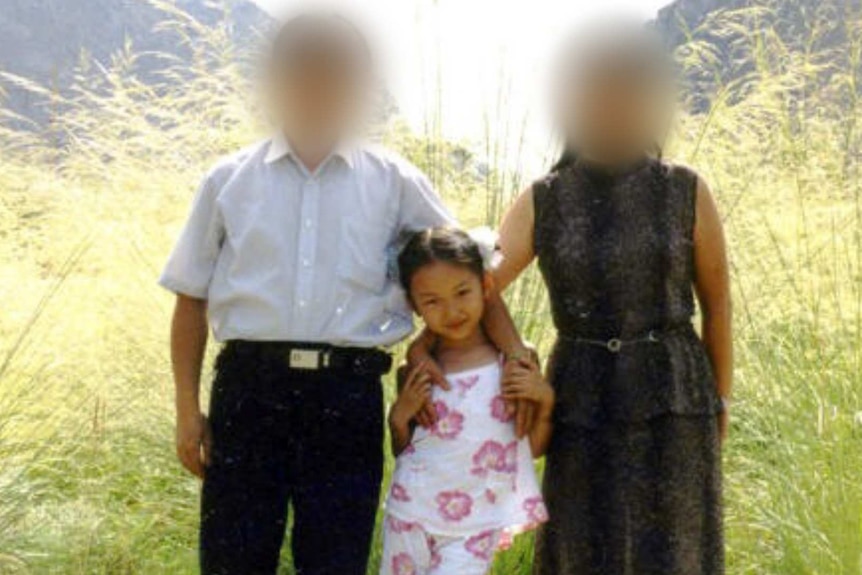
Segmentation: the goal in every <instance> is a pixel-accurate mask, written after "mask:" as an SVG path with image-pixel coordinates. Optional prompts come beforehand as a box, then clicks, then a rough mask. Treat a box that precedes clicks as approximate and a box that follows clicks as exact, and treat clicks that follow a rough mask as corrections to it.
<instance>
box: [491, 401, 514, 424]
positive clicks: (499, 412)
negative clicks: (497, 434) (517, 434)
mask: <svg viewBox="0 0 862 575" xmlns="http://www.w3.org/2000/svg"><path fill="white" fill-rule="evenodd" d="M491 417H493V418H494V419H496V420H497V421H501V422H503V423H507V422H509V421H512V414H511V413H509V410H508V409H507V408H506V400H505V399H503V396H502V395H496V396H494V399H492V400H491Z"/></svg>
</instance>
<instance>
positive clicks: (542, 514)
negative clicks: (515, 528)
mask: <svg viewBox="0 0 862 575" xmlns="http://www.w3.org/2000/svg"><path fill="white" fill-rule="evenodd" d="M524 511H526V512H527V519H529V520H530V523H533V524H539V523H544V522H545V521H547V520H548V509H547V508H546V507H545V502H544V501H543V500H542V497H541V496H539V495H537V496H535V497H528V498H527V499H525V500H524Z"/></svg>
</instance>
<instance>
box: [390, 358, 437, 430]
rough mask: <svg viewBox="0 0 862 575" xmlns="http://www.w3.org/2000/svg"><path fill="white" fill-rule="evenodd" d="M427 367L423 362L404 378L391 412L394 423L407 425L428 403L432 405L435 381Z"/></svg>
mask: <svg viewBox="0 0 862 575" xmlns="http://www.w3.org/2000/svg"><path fill="white" fill-rule="evenodd" d="M425 368H426V365H425V362H422V363H420V364H419V365H416V366H415V367H413V368H412V369H410V371H409V372H408V373H407V376H406V377H405V378H404V382H403V384H402V385H400V387H399V390H398V399H396V400H395V403H394V404H393V405H392V412H391V413H390V418H391V419H392V421H393V423H395V424H397V425H404V426H406V425H408V424H409V422H410V420H411V419H413V418H414V417H416V416H417V415H418V414H419V413H420V412H422V411H423V409H424V408H425V406H426V405H429V406H430V405H431V389H432V386H433V383H432V381H431V376H430V375H429V374H428V371H427V370H426V369H425ZM432 409H433V406H432Z"/></svg>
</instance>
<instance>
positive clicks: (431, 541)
mask: <svg viewBox="0 0 862 575" xmlns="http://www.w3.org/2000/svg"><path fill="white" fill-rule="evenodd" d="M425 542H426V544H427V545H428V552H429V553H430V555H431V558H430V561H429V562H428V568H429V569H431V570H433V569H436V568H437V567H439V566H440V562H441V561H442V560H443V557H442V556H441V555H440V547H439V545H437V540H436V539H435V538H434V536H433V535H427V534H426V535H425Z"/></svg>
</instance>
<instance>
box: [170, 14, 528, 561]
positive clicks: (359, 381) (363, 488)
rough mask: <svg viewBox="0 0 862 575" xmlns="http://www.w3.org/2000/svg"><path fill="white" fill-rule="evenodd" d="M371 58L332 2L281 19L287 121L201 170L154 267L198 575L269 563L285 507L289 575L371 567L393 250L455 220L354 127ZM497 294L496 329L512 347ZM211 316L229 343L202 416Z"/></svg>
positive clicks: (396, 310) (397, 327)
mask: <svg viewBox="0 0 862 575" xmlns="http://www.w3.org/2000/svg"><path fill="white" fill-rule="evenodd" d="M371 64H372V62H371V56H370V50H369V47H368V44H367V42H366V40H365V38H364V37H363V36H362V35H361V34H360V33H359V32H358V31H357V29H356V28H354V27H353V26H352V25H351V24H350V23H349V22H347V21H346V20H344V19H342V18H340V17H338V16H333V15H328V14H323V15H321V14H316V13H314V14H305V15H301V16H297V17H295V18H293V19H291V20H289V21H287V22H286V23H285V24H284V25H283V26H282V27H281V29H280V30H279V32H278V34H277V36H276V38H275V41H274V43H273V48H272V52H271V61H270V65H269V71H268V79H269V82H270V89H271V93H272V102H273V108H274V109H273V112H274V119H275V120H276V122H277V126H278V132H277V134H276V135H275V136H274V137H273V138H271V139H269V140H267V141H265V142H262V143H259V144H257V145H254V146H252V147H250V148H247V149H245V150H242V151H241V152H239V153H237V154H235V155H233V156H230V157H228V158H226V159H224V160H222V161H221V162H219V163H218V164H217V165H216V166H215V168H213V169H212V170H211V171H210V173H209V174H208V175H207V176H206V178H205V179H204V182H203V184H202V185H201V187H200V189H199V190H198V192H197V195H196V198H195V200H194V203H193V207H192V211H191V215H190V216H189V220H188V223H187V224H186V226H185V228H184V230H183V232H182V235H181V237H180V239H179V241H178V243H177V245H176V247H175V249H174V251H173V253H172V255H171V257H170V259H169V261H168V264H167V266H166V268H165V270H164V273H163V275H162V277H161V280H160V283H161V284H162V285H163V286H164V287H165V288H167V289H169V290H171V291H173V292H175V293H176V294H177V300H176V308H175V311H174V317H173V324H172V331H171V356H172V361H173V370H174V379H175V384H176V404H177V451H178V455H179V458H180V460H181V461H182V463H183V465H184V466H185V467H186V468H187V469H188V470H189V471H191V472H192V473H194V474H195V475H197V476H199V477H202V478H203V480H204V481H203V495H202V503H201V533H200V557H201V569H202V572H203V573H204V574H205V575H214V574H230V575H250V574H269V575H271V574H273V573H275V572H276V569H277V565H278V559H279V550H280V547H281V544H282V540H283V537H284V533H285V528H286V524H287V521H286V517H287V509H288V505H291V506H292V507H293V512H294V521H293V532H292V552H293V559H294V563H295V568H296V571H297V573H300V574H302V575H309V574H313V575H319V574H320V575H322V574H338V575H353V574H356V575H361V574H364V573H365V569H366V564H367V559H368V553H369V545H370V541H371V537H372V534H373V529H374V520H375V515H376V511H377V507H378V503H379V490H380V483H381V480H382V468H383V421H384V414H383V401H382V389H381V376H382V375H383V374H385V373H386V372H387V371H388V370H389V368H390V364H391V358H390V356H389V355H388V354H387V353H385V352H384V351H381V350H380V347H383V346H388V345H391V344H393V343H395V342H397V341H400V340H401V339H403V338H404V337H405V336H407V335H408V334H409V333H410V332H411V330H412V322H411V313H410V310H409V308H408V307H407V305H406V303H405V300H404V297H403V294H402V293H401V292H400V290H399V288H398V287H397V285H396V283H397V282H395V281H394V278H392V277H390V274H389V273H388V269H389V266H388V265H387V261H388V260H389V258H390V257H391V252H392V248H393V246H394V245H395V242H396V239H397V238H398V237H399V235H400V234H401V233H402V232H404V231H409V230H417V229H422V228H426V227H431V226H439V225H446V224H451V223H452V222H453V220H452V218H451V216H450V215H449V213H448V212H447V211H446V209H445V208H444V207H443V205H442V203H441V202H440V199H439V198H438V196H437V195H436V194H435V193H434V191H433V190H432V188H431V186H430V184H429V182H428V180H427V179H426V178H425V177H424V176H423V175H422V174H421V173H420V172H419V171H418V170H417V169H416V168H415V167H413V166H412V165H410V164H409V163H407V162H406V161H404V160H403V159H401V158H399V157H397V156H395V155H393V154H390V153H388V152H385V151H382V150H377V149H373V148H369V147H366V146H363V145H362V144H360V143H359V142H358V140H356V139H355V138H354V137H353V133H354V129H355V127H356V126H357V125H358V122H357V120H358V118H359V116H360V114H359V111H360V108H361V103H362V102H363V101H364V100H365V98H364V96H365V95H366V89H367V86H368V83H369V80H370V77H371ZM491 309H492V310H493V311H492V312H489V317H488V318H487V320H486V326H487V327H488V328H489V330H490V331H492V332H493V333H494V334H496V335H495V341H505V342H511V343H512V345H511V346H509V347H508V348H507V349H508V350H510V351H511V350H516V349H517V350H520V340H519V339H518V338H517V334H515V332H514V329H513V328H512V326H511V321H510V320H509V318H508V315H507V314H506V312H505V309H504V308H503V306H502V305H501V304H499V301H497V305H495V306H492V307H491ZM207 316H208V320H209V326H210V327H211V328H212V330H213V334H214V336H215V338H216V339H217V340H218V341H220V342H224V346H223V348H222V350H221V352H220V354H219V357H218V360H217V362H216V376H215V380H214V382H213V389H212V399H211V405H210V410H209V418H208V420H207V418H205V417H204V416H203V415H202V411H201V408H200V405H199V388H200V373H201V364H202V360H203V356H204V349H205V344H206V339H207V331H208V327H207ZM414 354H419V355H421V354H422V350H421V349H419V350H418V351H414ZM432 417H433V413H430V414H427V415H426V420H427V419H429V418H432Z"/></svg>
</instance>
